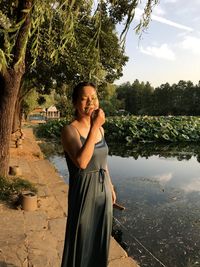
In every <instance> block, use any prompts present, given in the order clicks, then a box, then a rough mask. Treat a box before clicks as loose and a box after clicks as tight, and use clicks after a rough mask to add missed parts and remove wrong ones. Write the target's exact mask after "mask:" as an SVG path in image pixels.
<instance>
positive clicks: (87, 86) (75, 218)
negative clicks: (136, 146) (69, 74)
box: [61, 82, 116, 267]
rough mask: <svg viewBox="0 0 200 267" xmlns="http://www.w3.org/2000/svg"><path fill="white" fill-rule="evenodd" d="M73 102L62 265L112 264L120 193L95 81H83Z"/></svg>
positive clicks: (66, 137)
mask: <svg viewBox="0 0 200 267" xmlns="http://www.w3.org/2000/svg"><path fill="white" fill-rule="evenodd" d="M72 102H73V105H74V108H75V114H76V118H75V120H74V121H73V122H72V123H71V124H69V125H67V126H65V127H64V128H63V130H62V143H63V148H64V151H65V156H66V161H67V165H68V169H69V173H70V178H69V194H68V219H67V228H66V237H65V244H64V251H63V258H62V264H61V267H94V266H95V267H106V266H107V261H108V252H109V244H110V235H111V228H112V204H113V203H115V201H116V195H115V192H114V190H113V185H112V183H111V179H110V176H109V172H108V168H107V154H108V147H107V145H106V142H105V139H104V130H103V128H102V125H103V124H104V122H105V114H104V112H103V110H102V109H101V108H99V101H98V97H97V91H96V87H95V85H94V84H92V83H87V82H81V83H79V84H78V85H77V86H76V87H75V88H74V90H73V93H72Z"/></svg>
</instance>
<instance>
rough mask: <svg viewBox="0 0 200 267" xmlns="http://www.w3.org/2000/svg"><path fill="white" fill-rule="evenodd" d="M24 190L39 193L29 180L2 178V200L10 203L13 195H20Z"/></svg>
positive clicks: (0, 187) (0, 185)
mask: <svg viewBox="0 0 200 267" xmlns="http://www.w3.org/2000/svg"><path fill="white" fill-rule="evenodd" d="M24 190H30V191H31V192H34V193H37V189H36V188H35V186H34V185H33V184H32V183H30V182H29V181H27V180H24V179H21V178H14V179H10V178H5V177H0V200H6V201H9V200H10V199H11V198H12V196H13V195H19V194H20V193H21V192H22V191H24Z"/></svg>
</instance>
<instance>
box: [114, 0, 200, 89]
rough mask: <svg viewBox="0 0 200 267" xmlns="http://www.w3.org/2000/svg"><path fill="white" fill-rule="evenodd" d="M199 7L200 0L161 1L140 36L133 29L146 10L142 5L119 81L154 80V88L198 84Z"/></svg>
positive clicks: (128, 38)
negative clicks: (163, 85) (143, 10)
mask: <svg viewBox="0 0 200 267" xmlns="http://www.w3.org/2000/svg"><path fill="white" fill-rule="evenodd" d="M143 2H144V1H143ZM145 2H146V1H145ZM199 10H200V0H192V1H188V0H160V3H159V4H158V5H157V6H156V7H154V9H153V13H152V17H151V19H152V20H151V22H150V24H149V27H148V29H147V30H145V32H144V33H143V34H142V37H141V39H139V36H138V35H136V34H135V33H134V29H133V28H134V26H135V25H136V24H137V22H139V18H140V16H141V13H142V7H141V8H140V7H139V8H137V10H136V15H135V19H134V21H135V22H133V23H132V25H131V27H130V30H129V32H128V35H127V39H126V50H125V52H126V55H127V56H128V57H129V61H128V62H127V63H126V66H125V67H124V68H123V77H122V78H120V79H119V80H117V81H115V83H116V84H118V85H119V84H122V83H124V82H127V81H129V82H130V83H132V82H134V80H135V79H138V80H139V81H140V82H142V81H143V82H147V81H148V82H150V84H151V85H152V86H153V87H154V88H155V87H157V86H160V85H161V84H163V83H166V82H168V83H169V84H173V83H178V82H179V81H180V80H186V81H188V80H190V81H192V82H193V83H194V84H197V83H198V81H199V80H200V13H199ZM119 29H120V27H119Z"/></svg>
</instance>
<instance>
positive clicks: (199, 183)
mask: <svg viewBox="0 0 200 267" xmlns="http://www.w3.org/2000/svg"><path fill="white" fill-rule="evenodd" d="M182 189H183V190H184V191H186V192H188V193H189V192H192V191H197V192H199V191H200V177H199V178H193V180H192V181H190V183H188V184H185V185H183V186H182Z"/></svg>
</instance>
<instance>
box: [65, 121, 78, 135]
mask: <svg viewBox="0 0 200 267" xmlns="http://www.w3.org/2000/svg"><path fill="white" fill-rule="evenodd" d="M75 125H76V122H75V121H72V122H71V123H69V124H67V125H64V126H63V128H62V130H61V134H62V135H65V136H66V135H67V136H74V134H75V133H76V127H75Z"/></svg>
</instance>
